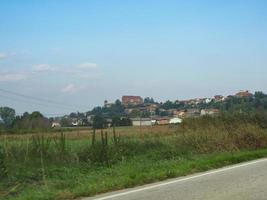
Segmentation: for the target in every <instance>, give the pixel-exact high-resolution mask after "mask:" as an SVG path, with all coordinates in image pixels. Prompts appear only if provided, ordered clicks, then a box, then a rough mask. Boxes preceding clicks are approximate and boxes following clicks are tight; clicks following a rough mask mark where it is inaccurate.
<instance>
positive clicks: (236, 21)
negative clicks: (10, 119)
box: [0, 0, 267, 114]
mask: <svg viewBox="0 0 267 200" xmlns="http://www.w3.org/2000/svg"><path fill="white" fill-rule="evenodd" d="M266 8H267V2H266V1H263V0H262V1H260V0H258V1H241V0H239V1H223V2H218V1H216V2H215V1H201V2H200V1H112V2H106V3H104V2H100V1H81V0H78V1H61V0H59V1H52V0H50V1H45V2H40V1H38V2H37V1H33V0H28V1H23V2H22V1H18V0H13V1H5V2H1V7H0V19H1V24H0V32H1V34H0V36H1V37H0V44H1V45H0V89H5V90H8V91H13V92H18V93H21V94H24V95H26V96H27V95H29V96H36V97H40V98H44V99H48V100H53V101H56V102H63V103H64V104H66V105H72V106H71V108H62V107H60V106H47V105H37V104H35V103H34V101H31V100H25V99H24V100H23V98H19V97H16V96H12V95H11V94H7V93H3V92H1V91H0V106H10V107H12V108H14V109H16V111H17V113H22V112H24V111H30V112H31V111H34V110H39V111H41V112H43V113H51V114H55V113H59V114H63V113H69V112H72V111H81V112H84V111H88V110H89V109H91V108H93V107H94V106H98V105H103V102H104V100H108V101H110V102H112V101H115V100H116V99H120V98H121V96H122V95H139V96H142V97H153V98H154V99H155V100H157V101H166V100H176V99H179V100H183V99H190V98H197V97H212V96H214V95H216V94H222V95H229V94H234V93H236V92H238V91H239V90H250V91H251V92H255V91H263V92H265V93H267V89H266V85H267V79H266V74H267V56H266V55H267V38H266V35H267V13H266ZM20 99H21V101H20ZM76 105H77V106H76ZM73 107H74V108H73ZM76 107H77V109H76V110H75V108H76Z"/></svg>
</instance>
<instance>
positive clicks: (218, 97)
mask: <svg viewBox="0 0 267 200" xmlns="http://www.w3.org/2000/svg"><path fill="white" fill-rule="evenodd" d="M214 99H215V101H216V102H218V101H223V100H224V96H222V95H215V96H214Z"/></svg>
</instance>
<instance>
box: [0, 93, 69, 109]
mask: <svg viewBox="0 0 267 200" xmlns="http://www.w3.org/2000/svg"><path fill="white" fill-rule="evenodd" d="M0 97H2V98H6V99H9V100H12V101H17V102H23V103H26V104H31V105H32V104H35V105H38V106H43V107H47V106H53V107H54V108H55V107H56V108H59V107H58V106H56V105H49V104H42V103H39V102H29V101H25V99H17V98H14V97H9V96H5V95H2V94H0ZM60 109H62V108H60ZM65 109H66V107H65Z"/></svg>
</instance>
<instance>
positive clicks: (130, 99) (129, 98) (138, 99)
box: [122, 96, 144, 105]
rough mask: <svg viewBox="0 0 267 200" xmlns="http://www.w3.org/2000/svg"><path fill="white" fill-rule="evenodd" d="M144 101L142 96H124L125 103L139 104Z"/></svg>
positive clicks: (123, 101)
mask: <svg viewBox="0 0 267 200" xmlns="http://www.w3.org/2000/svg"><path fill="white" fill-rule="evenodd" d="M143 103H144V101H143V99H142V97H140V96H122V104H123V105H139V104H143Z"/></svg>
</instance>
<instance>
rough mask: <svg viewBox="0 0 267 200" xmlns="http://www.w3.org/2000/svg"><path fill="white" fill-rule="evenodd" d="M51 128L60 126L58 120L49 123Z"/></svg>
mask: <svg viewBox="0 0 267 200" xmlns="http://www.w3.org/2000/svg"><path fill="white" fill-rule="evenodd" d="M51 127H52V128H57V127H61V124H60V123H59V122H53V123H52V125H51Z"/></svg>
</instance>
